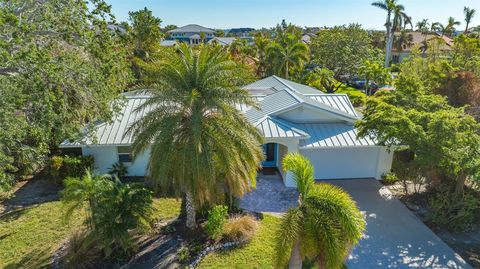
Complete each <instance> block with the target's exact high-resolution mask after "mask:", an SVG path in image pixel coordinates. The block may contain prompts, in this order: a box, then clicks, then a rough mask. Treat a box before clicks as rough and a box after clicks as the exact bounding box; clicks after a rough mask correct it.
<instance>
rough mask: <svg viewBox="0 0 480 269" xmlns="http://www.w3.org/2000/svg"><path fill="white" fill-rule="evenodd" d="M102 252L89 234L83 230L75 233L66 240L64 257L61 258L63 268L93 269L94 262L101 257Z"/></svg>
mask: <svg viewBox="0 0 480 269" xmlns="http://www.w3.org/2000/svg"><path fill="white" fill-rule="evenodd" d="M101 254H102V250H101V249H100V248H99V247H98V242H97V241H96V240H95V237H94V236H92V234H91V233H89V232H88V231H85V230H81V231H77V232H76V233H75V234H73V236H72V237H71V238H70V239H69V240H68V243H67V248H66V251H65V255H64V256H63V258H62V262H63V267H65V268H72V269H86V268H94V267H95V261H96V260H97V259H99V258H100V257H101Z"/></svg>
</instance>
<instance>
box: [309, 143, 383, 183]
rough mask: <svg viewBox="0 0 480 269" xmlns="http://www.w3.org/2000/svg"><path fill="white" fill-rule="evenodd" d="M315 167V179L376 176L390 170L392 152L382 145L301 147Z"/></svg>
mask: <svg viewBox="0 0 480 269" xmlns="http://www.w3.org/2000/svg"><path fill="white" fill-rule="evenodd" d="M300 153H301V154H303V155H304V156H306V157H307V158H309V159H310V161H311V162H312V164H313V166H314V168H315V172H314V173H315V174H314V176H315V179H346V178H376V179H380V178H381V175H382V174H383V173H385V172H388V171H390V168H391V164H392V154H391V153H388V152H387V151H386V150H385V148H382V147H343V148H342V147H335V148H314V149H301V150H300Z"/></svg>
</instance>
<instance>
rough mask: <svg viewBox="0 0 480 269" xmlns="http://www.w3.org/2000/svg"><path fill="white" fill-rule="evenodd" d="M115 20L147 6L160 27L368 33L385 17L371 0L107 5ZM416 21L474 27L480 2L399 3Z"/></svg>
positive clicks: (144, 0)
mask: <svg viewBox="0 0 480 269" xmlns="http://www.w3.org/2000/svg"><path fill="white" fill-rule="evenodd" d="M106 1H107V2H108V3H109V4H111V5H112V9H113V13H114V14H115V16H116V18H117V20H120V21H124V20H127V18H128V12H129V11H135V10H138V9H142V8H144V7H147V8H148V9H150V10H152V11H153V13H154V14H155V16H157V17H160V18H161V19H162V20H163V23H162V25H166V24H176V25H178V26H182V25H185V24H189V23H197V24H201V25H203V26H206V27H210V28H232V27H254V28H261V27H272V26H275V25H276V24H277V23H279V22H280V21H281V20H282V19H286V20H287V22H292V23H294V24H296V25H300V26H333V25H341V24H348V23H351V22H357V23H360V24H362V25H363V26H364V27H365V28H367V29H383V24H384V23H385V14H384V13H383V11H381V10H379V9H377V8H375V7H372V6H371V5H370V3H371V2H372V1H373V0H243V1H240V0H106ZM399 2H400V3H402V4H403V5H404V6H405V8H406V12H407V13H408V14H409V15H410V16H412V17H413V21H414V22H417V21H419V20H421V19H424V18H428V19H429V21H430V22H432V21H439V22H441V23H446V21H447V19H448V17H449V16H453V17H455V18H456V19H457V20H459V21H461V22H462V26H460V27H459V28H460V29H463V27H464V26H463V25H464V24H463V7H464V6H468V7H471V8H475V9H476V10H477V14H476V17H475V18H474V21H473V25H479V24H480V0H399Z"/></svg>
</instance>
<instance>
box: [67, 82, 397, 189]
mask: <svg viewBox="0 0 480 269" xmlns="http://www.w3.org/2000/svg"><path fill="white" fill-rule="evenodd" d="M244 89H245V90H247V91H249V92H250V94H251V95H252V96H253V97H254V98H255V99H256V100H257V101H258V102H259V104H260V108H261V109H260V110H257V109H254V108H250V107H247V106H245V105H238V109H239V110H240V111H242V112H243V113H244V114H245V116H246V117H247V118H248V120H249V121H250V122H251V123H252V124H253V125H254V126H256V127H257V128H258V130H259V131H260V132H261V134H262V135H263V136H264V137H265V144H264V145H263V147H264V152H265V161H264V162H263V163H262V165H263V166H264V167H276V168H278V170H279V171H280V173H281V174H282V177H283V179H284V183H285V185H287V186H294V182H293V181H292V179H291V175H290V174H286V173H285V172H284V171H283V169H282V159H283V157H284V156H285V154H287V153H288V152H299V153H301V154H303V155H304V156H306V157H308V158H309V159H310V161H311V162H312V164H313V165H314V168H315V178H316V179H347V178H349V179H352V178H376V179H380V178H381V176H382V174H383V173H386V172H388V171H390V168H391V163H392V153H391V152H389V151H388V150H387V149H386V148H385V147H382V146H377V145H376V144H375V141H374V140H373V139H371V138H361V139H360V138H357V131H356V130H355V128H354V123H355V121H357V120H358V119H360V118H361V114H360V113H358V112H357V111H356V110H355V109H354V107H353V106H352V104H351V102H350V100H349V99H348V96H347V95H345V94H323V93H321V92H320V91H318V90H316V89H314V88H311V87H309V86H305V85H301V84H298V83H295V82H292V81H289V80H285V79H282V78H279V77H276V76H271V77H268V78H265V79H262V80H259V81H257V82H254V83H252V84H249V85H247V86H245V87H244ZM126 98H127V102H126V105H125V106H124V108H123V111H122V112H121V113H118V114H117V115H116V117H115V118H114V119H113V121H112V123H101V124H98V125H97V126H96V127H95V135H96V137H95V139H93V140H92V139H87V138H84V139H83V140H82V141H76V142H69V141H65V142H64V143H62V144H61V145H60V147H61V148H78V147H80V148H81V150H82V153H83V154H84V155H93V156H94V158H95V169H96V171H97V172H98V173H105V172H107V171H108V169H109V168H110V167H111V166H112V164H114V163H116V162H123V163H125V164H126V165H127V166H128V167H129V175H130V176H144V175H146V174H147V169H148V168H147V163H148V156H149V152H146V153H144V154H143V155H142V156H137V158H136V159H135V160H133V159H132V158H131V155H130V145H131V144H132V137H131V136H128V135H125V132H126V129H127V128H128V126H129V125H130V124H131V123H132V122H135V121H136V120H138V119H139V118H141V117H142V116H143V115H145V113H148V111H141V112H138V113H136V112H134V109H135V108H136V107H138V106H139V105H140V104H141V103H143V102H144V101H145V100H146V99H147V98H149V97H148V96H141V95H135V94H131V95H128V96H126Z"/></svg>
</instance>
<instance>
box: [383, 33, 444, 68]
mask: <svg viewBox="0 0 480 269" xmlns="http://www.w3.org/2000/svg"><path fill="white" fill-rule="evenodd" d="M406 37H407V39H406V40H405V41H404V42H402V44H401V45H398V39H399V33H397V34H396V35H395V42H394V45H393V49H392V63H394V64H398V63H401V62H402V61H403V60H404V59H405V58H407V57H408V56H410V54H411V53H412V49H414V48H415V49H420V51H421V52H422V53H423V54H424V55H426V54H428V51H429V49H431V47H432V46H436V47H438V50H440V51H441V52H449V51H451V50H452V46H453V40H452V39H451V38H449V37H447V36H444V35H441V34H438V33H429V34H427V35H424V34H422V32H408V33H407V34H406Z"/></svg>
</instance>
